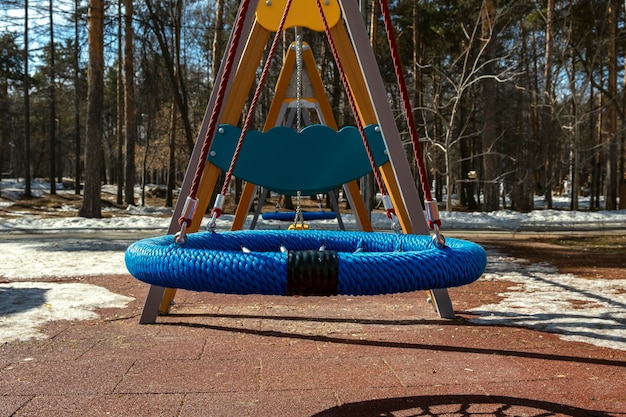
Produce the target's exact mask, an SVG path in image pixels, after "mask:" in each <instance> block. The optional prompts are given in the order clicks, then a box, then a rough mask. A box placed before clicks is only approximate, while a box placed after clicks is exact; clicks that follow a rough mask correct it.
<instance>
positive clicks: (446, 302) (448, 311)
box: [428, 288, 456, 319]
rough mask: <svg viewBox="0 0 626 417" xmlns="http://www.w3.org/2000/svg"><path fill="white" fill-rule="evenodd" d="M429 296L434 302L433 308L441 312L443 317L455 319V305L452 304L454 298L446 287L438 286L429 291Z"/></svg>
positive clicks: (440, 315) (440, 314)
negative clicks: (451, 297)
mask: <svg viewBox="0 0 626 417" xmlns="http://www.w3.org/2000/svg"><path fill="white" fill-rule="evenodd" d="M428 298H429V300H430V302H431V303H432V304H433V308H434V309H435V311H436V312H437V314H439V317H441V318H442V319H453V318H455V317H456V316H455V315H454V307H453V306H452V300H451V299H450V294H448V290H447V289H446V288H437V289H433V290H429V291H428Z"/></svg>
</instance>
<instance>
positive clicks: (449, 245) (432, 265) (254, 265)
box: [125, 230, 487, 295]
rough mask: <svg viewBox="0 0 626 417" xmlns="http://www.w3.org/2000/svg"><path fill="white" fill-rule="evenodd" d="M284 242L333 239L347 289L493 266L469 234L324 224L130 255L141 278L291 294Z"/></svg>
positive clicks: (434, 284)
mask: <svg viewBox="0 0 626 417" xmlns="http://www.w3.org/2000/svg"><path fill="white" fill-rule="evenodd" d="M281 245H283V246H284V247H285V248H287V249H288V250H316V249H318V248H319V247H320V246H322V245H325V246H326V249H327V250H332V251H336V252H338V256H339V276H338V280H339V287H338V292H339V294H343V295H375V294H391V293H400V292H411V291H418V290H429V289H435V288H449V287H455V286H461V285H466V284H469V283H471V282H474V281H475V280H477V279H478V278H479V277H480V276H481V275H482V273H483V272H484V270H485V267H486V264H487V257H486V254H485V251H484V249H483V248H482V247H481V246H479V245H477V244H475V243H472V242H468V241H464V240H458V239H451V238H447V239H446V247H445V248H442V249H439V248H437V247H435V245H434V244H433V243H432V241H431V238H430V236H424V235H398V234H391V233H371V232H342V231H320V230H303V231H286V230H259V231H256V230H249V231H237V232H223V233H210V232H202V233H195V234H190V235H188V237H187V242H186V244H185V245H184V246H181V245H178V244H176V243H174V237H173V236H172V235H168V236H162V237H155V238H149V239H143V240H140V241H138V242H135V243H133V244H132V245H131V246H129V248H128V249H127V251H126V255H125V260H126V267H127V268H128V270H129V272H130V273H131V274H132V275H133V276H134V277H135V278H137V279H139V280H141V281H144V282H147V283H149V284H153V285H158V286H161V287H165V288H181V289H187V290H193V291H209V292H214V293H224V294H264V295H285V290H286V286H287V254H286V253H284V252H280V250H279V248H280V246H281ZM242 247H245V248H247V249H249V250H250V251H251V252H249V253H245V252H244V251H242V249H241V248H242ZM358 249H361V250H360V251H358V252H356V253H355V251H357V250H358Z"/></svg>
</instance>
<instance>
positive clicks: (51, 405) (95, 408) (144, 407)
mask: <svg viewBox="0 0 626 417" xmlns="http://www.w3.org/2000/svg"><path fill="white" fill-rule="evenodd" d="M183 397H184V396H183V395H182V394H136V395H80V396H77V395H68V396H40V397H35V398H34V399H33V400H32V401H30V402H29V403H28V404H27V405H26V406H25V407H23V408H22V409H20V410H19V412H18V413H16V414H15V417H18V416H19V417H58V416H63V417H84V416H89V417H100V416H102V417H145V416H150V417H175V416H178V415H179V411H180V407H181V403H182V401H183Z"/></svg>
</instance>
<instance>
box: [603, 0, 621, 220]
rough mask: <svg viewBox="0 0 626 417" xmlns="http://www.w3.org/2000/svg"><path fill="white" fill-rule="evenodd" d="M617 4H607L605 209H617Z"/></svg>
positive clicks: (613, 2)
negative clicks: (607, 105)
mask: <svg viewBox="0 0 626 417" xmlns="http://www.w3.org/2000/svg"><path fill="white" fill-rule="evenodd" d="M616 33H617V2H615V1H611V2H610V4H609V51H608V52H609V53H608V56H609V91H608V95H609V99H610V100H611V102H610V103H609V120H608V126H607V130H608V132H607V134H608V140H609V144H608V145H609V147H608V184H607V191H606V209H607V210H616V209H617V183H618V180H617V177H618V174H617V159H618V146H617V108H618V105H619V104H618V100H617V42H616Z"/></svg>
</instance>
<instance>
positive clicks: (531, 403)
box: [312, 394, 614, 417]
mask: <svg viewBox="0 0 626 417" xmlns="http://www.w3.org/2000/svg"><path fill="white" fill-rule="evenodd" d="M476 405H480V406H481V407H479V408H476V407H474V406H476ZM489 406H491V407H489ZM515 407H520V410H519V411H520V412H523V413H524V414H523V415H526V416H533V415H534V416H537V417H539V416H546V415H556V414H558V415H564V416H570V417H587V416H595V417H609V416H612V415H614V414H609V413H606V412H603V411H598V410H589V409H584V408H579V407H573V406H568V405H564V404H558V403H553V402H550V401H541V400H533V399H529V398H518V397H509V396H498V395H462V394H459V395H432V396H431V395H428V396H426V395H424V396H414V397H396V398H384V399H379V400H368V401H360V402H353V403H348V404H343V405H340V406H335V407H332V408H329V409H327V410H324V411H321V412H319V413H316V414H314V415H313V416H312V417H379V416H388V415H392V413H394V414H393V415H395V413H398V412H403V411H404V412H410V413H411V414H410V415H412V416H435V417H437V416H442V417H443V416H449V415H459V416H463V417H471V416H485V415H495V416H498V415H512V414H509V413H512V412H515ZM472 409H476V411H475V412H472ZM486 409H488V410H489V411H488V412H487V411H485V410H486ZM531 409H533V410H531ZM530 411H532V412H533V414H529V412H530ZM487 413H489V414H487ZM402 415H405V413H402ZM406 415H409V414H406Z"/></svg>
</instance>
